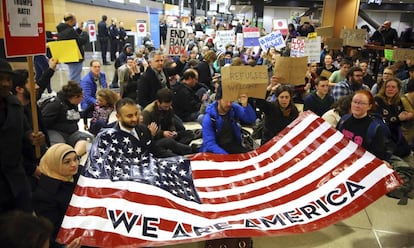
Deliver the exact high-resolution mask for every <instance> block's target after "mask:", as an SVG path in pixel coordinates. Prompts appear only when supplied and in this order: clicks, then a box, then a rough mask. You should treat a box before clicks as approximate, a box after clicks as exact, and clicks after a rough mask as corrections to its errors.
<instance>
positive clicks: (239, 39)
mask: <svg viewBox="0 0 414 248" xmlns="http://www.w3.org/2000/svg"><path fill="white" fill-rule="evenodd" d="M243 39H244V38H243V33H237V35H236V47H242V46H243Z"/></svg>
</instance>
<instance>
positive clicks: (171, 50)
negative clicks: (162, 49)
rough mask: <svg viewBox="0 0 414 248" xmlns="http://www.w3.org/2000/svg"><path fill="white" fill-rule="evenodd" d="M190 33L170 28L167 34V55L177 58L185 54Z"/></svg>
mask: <svg viewBox="0 0 414 248" xmlns="http://www.w3.org/2000/svg"><path fill="white" fill-rule="evenodd" d="M188 42H189V41H188V31H187V30H186V29H180V28H169V29H168V32H167V42H166V49H167V54H168V55H171V56H177V55H181V54H184V53H185V52H186V51H187V46H188Z"/></svg>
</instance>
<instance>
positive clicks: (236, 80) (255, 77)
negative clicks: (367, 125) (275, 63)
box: [221, 66, 269, 100]
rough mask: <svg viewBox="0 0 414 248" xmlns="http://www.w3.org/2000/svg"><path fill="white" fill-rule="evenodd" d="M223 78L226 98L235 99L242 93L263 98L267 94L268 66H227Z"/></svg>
mask: <svg viewBox="0 0 414 248" xmlns="http://www.w3.org/2000/svg"><path fill="white" fill-rule="evenodd" d="M221 78H222V89H223V99H225V100H235V99H237V98H238V97H239V95H240V94H247V95H248V96H249V97H254V98H262V99H264V98H265V96H266V87H267V84H268V81H269V79H268V74H267V66H255V67H251V66H225V67H223V68H222V69H221Z"/></svg>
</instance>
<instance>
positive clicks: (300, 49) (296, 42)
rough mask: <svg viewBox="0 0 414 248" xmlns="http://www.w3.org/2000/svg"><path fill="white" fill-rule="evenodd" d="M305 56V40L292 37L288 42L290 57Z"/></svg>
mask: <svg viewBox="0 0 414 248" xmlns="http://www.w3.org/2000/svg"><path fill="white" fill-rule="evenodd" d="M303 56H305V40H304V39H300V38H293V39H292V43H291V44H290V57H303Z"/></svg>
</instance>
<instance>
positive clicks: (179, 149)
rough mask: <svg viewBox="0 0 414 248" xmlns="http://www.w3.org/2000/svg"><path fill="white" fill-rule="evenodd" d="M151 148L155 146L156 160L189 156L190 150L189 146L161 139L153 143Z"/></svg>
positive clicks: (173, 140)
mask: <svg viewBox="0 0 414 248" xmlns="http://www.w3.org/2000/svg"><path fill="white" fill-rule="evenodd" d="M153 146H157V151H158V152H157V154H154V155H155V156H156V157H158V158H165V157H173V156H177V155H186V154H191V153H192V150H191V147H190V146H189V145H186V144H182V143H180V142H178V141H176V140H175V139H173V138H161V139H157V140H155V141H154V144H153Z"/></svg>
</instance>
